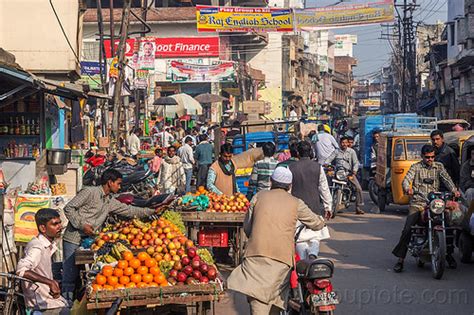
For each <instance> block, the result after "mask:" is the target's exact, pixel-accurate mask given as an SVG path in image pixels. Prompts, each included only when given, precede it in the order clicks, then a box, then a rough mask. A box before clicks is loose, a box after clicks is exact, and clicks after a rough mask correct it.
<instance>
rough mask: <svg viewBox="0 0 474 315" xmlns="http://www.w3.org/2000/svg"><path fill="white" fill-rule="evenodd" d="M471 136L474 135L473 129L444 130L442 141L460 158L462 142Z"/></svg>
mask: <svg viewBox="0 0 474 315" xmlns="http://www.w3.org/2000/svg"><path fill="white" fill-rule="evenodd" d="M472 136H474V130H465V131H452V132H446V133H445V134H444V142H445V143H446V144H447V145H449V146H450V147H451V148H452V149H453V150H454V152H456V155H457V156H458V158H459V160H461V152H462V148H463V145H464V142H466V140H468V139H469V138H470V137H472Z"/></svg>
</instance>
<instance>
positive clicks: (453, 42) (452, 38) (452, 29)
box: [449, 23, 456, 46]
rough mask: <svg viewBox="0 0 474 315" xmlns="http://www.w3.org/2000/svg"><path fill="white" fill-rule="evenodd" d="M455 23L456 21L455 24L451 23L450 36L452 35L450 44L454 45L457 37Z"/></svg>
mask: <svg viewBox="0 0 474 315" xmlns="http://www.w3.org/2000/svg"><path fill="white" fill-rule="evenodd" d="M455 27H456V26H455V25H454V23H453V24H449V37H450V42H449V44H450V46H454V44H455V43H456V38H455Z"/></svg>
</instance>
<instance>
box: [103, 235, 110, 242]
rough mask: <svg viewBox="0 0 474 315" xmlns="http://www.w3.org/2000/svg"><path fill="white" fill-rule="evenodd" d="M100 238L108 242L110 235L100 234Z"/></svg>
mask: <svg viewBox="0 0 474 315" xmlns="http://www.w3.org/2000/svg"><path fill="white" fill-rule="evenodd" d="M102 240H103V241H104V242H108V241H110V236H108V235H104V236H102Z"/></svg>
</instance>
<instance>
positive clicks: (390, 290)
mask: <svg viewBox="0 0 474 315" xmlns="http://www.w3.org/2000/svg"><path fill="white" fill-rule="evenodd" d="M364 194H365V195H366V200H365V207H364V210H365V211H366V212H370V211H373V210H375V209H376V207H375V206H374V204H373V203H372V202H371V201H370V200H369V198H368V195H367V193H365V192H364ZM352 208H353V207H351V208H350V210H349V211H346V213H343V214H338V216H337V217H336V218H335V219H334V220H332V221H331V222H330V224H329V227H330V231H331V239H329V240H326V241H324V242H323V244H322V247H321V257H325V258H330V259H332V260H333V261H334V263H335V265H336V269H335V273H334V278H333V285H334V287H335V289H336V290H337V291H338V294H339V297H340V298H341V304H340V305H339V306H338V307H337V309H336V314H456V315H458V314H459V315H461V314H466V315H472V314H474V276H473V275H474V264H470V265H466V264H461V263H460V261H459V254H458V251H457V249H456V250H455V258H456V260H457V261H458V268H457V269H456V270H452V269H447V270H446V271H445V274H444V276H443V278H442V279H441V280H435V279H433V278H432V276H431V270H430V267H429V265H428V264H426V265H425V267H424V268H423V269H420V268H418V267H417V266H416V263H415V260H414V258H412V257H408V258H407V260H406V262H405V271H404V272H402V273H400V274H396V273H394V272H393V271H392V267H393V265H394V263H395V262H396V258H395V257H394V256H393V255H392V254H391V251H392V249H393V247H394V246H395V244H396V243H397V241H398V238H399V236H400V232H401V230H402V228H403V224H404V222H405V213H406V207H399V206H390V207H387V211H386V212H385V213H383V214H373V213H366V214H365V215H363V216H361V215H355V214H353V211H354V210H353V209H352ZM216 314H226V315H233V314H249V308H248V304H247V302H246V298H245V297H244V296H242V295H241V294H237V293H231V294H230V295H229V296H227V297H226V298H225V299H224V300H223V301H221V302H220V303H219V305H218V306H217V309H216Z"/></svg>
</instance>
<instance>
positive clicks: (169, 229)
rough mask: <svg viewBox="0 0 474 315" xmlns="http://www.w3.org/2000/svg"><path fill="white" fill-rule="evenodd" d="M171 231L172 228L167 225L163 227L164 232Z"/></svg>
mask: <svg viewBox="0 0 474 315" xmlns="http://www.w3.org/2000/svg"><path fill="white" fill-rule="evenodd" d="M169 232H171V228H169V227H165V228H164V229H163V233H165V234H167V233H169Z"/></svg>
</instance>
